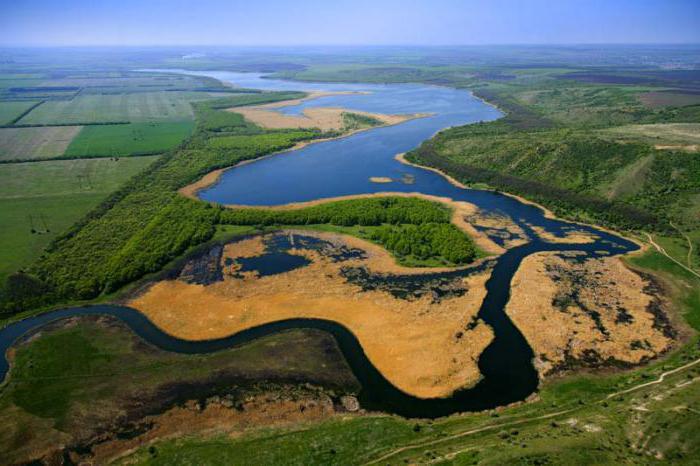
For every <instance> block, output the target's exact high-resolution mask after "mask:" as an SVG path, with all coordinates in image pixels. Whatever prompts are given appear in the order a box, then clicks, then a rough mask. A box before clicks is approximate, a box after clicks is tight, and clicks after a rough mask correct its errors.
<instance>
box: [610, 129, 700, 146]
mask: <svg viewBox="0 0 700 466" xmlns="http://www.w3.org/2000/svg"><path fill="white" fill-rule="evenodd" d="M601 134H603V135H608V136H610V137H612V138H615V139H617V140H621V141H641V142H646V143H648V144H653V145H671V146H674V145H679V146H685V145H697V144H700V123H665V124H664V123H659V124H648V125H626V126H616V127H613V128H608V129H605V130H601ZM696 150H697V149H696Z"/></svg>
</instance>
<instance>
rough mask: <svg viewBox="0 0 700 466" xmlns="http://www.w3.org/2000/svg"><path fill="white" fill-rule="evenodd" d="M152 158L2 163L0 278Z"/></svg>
mask: <svg viewBox="0 0 700 466" xmlns="http://www.w3.org/2000/svg"><path fill="white" fill-rule="evenodd" d="M153 161H154V157H139V158H134V159H120V160H119V161H114V160H106V159H104V160H97V159H91V160H62V161H50V162H49V161H47V162H36V163H12V164H2V165H0V225H2V226H3V227H2V228H1V229H0V244H2V245H3V247H2V248H1V249H0V280H4V278H5V277H6V276H7V274H9V273H12V272H16V271H17V270H18V269H20V268H22V267H25V266H27V265H29V264H31V263H32V262H33V261H35V260H37V259H38V258H39V256H40V255H41V253H42V250H43V249H44V247H46V245H47V244H49V243H50V242H51V241H52V240H53V239H54V238H56V237H57V236H58V235H60V234H61V233H62V232H64V231H66V230H67V229H68V227H70V226H71V225H72V224H73V223H75V222H76V221H77V220H79V219H80V218H82V217H83V216H84V215H85V214H86V213H88V212H89V211H90V210H91V209H93V208H94V207H95V206H97V205H98V204H99V203H100V202H102V201H103V200H104V199H105V198H106V197H107V196H108V194H109V193H110V192H112V191H114V190H115V189H117V188H118V187H119V186H120V185H121V184H122V183H124V182H125V181H126V180H128V179H129V178H131V177H132V176H134V175H135V174H137V173H139V172H141V171H142V170H143V169H144V168H146V167H147V166H148V165H150V164H151V163H153Z"/></svg>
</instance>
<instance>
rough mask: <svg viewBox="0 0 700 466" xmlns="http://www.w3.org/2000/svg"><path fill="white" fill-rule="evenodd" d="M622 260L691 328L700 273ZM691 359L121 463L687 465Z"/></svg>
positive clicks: (691, 436) (693, 394)
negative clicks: (474, 408) (445, 407)
mask: <svg viewBox="0 0 700 466" xmlns="http://www.w3.org/2000/svg"><path fill="white" fill-rule="evenodd" d="M629 261H630V262H631V263H632V264H633V265H634V266H636V267H640V268H643V269H645V270H649V271H651V270H653V271H655V272H656V273H661V274H662V276H663V277H664V278H665V279H667V280H668V283H671V284H675V285H674V290H675V291H673V292H672V293H671V294H670V296H671V299H672V300H673V302H674V304H675V306H676V309H678V310H679V311H680V312H681V313H682V315H683V316H685V317H686V318H687V319H688V320H689V321H690V322H691V323H693V325H694V326H695V328H700V319H699V317H700V299H699V298H698V296H699V295H700V279H697V278H696V277H694V276H693V275H691V274H688V273H687V272H686V271H684V270H683V269H681V268H679V267H678V266H676V265H675V264H674V263H673V262H671V261H669V260H668V259H667V258H665V257H663V256H661V255H660V254H657V253H655V252H647V253H645V254H643V255H641V256H636V257H633V258H631V259H629ZM698 358H700V349H699V347H698V340H697V338H693V339H691V341H689V342H688V344H686V345H685V346H684V347H683V348H682V349H681V350H679V351H677V352H675V353H673V354H672V355H669V356H667V357H666V358H664V359H662V360H660V361H657V362H654V363H652V364H650V365H648V366H645V367H641V368H638V369H635V370H631V371H624V372H617V373H613V374H602V375H592V374H584V375H577V376H574V377H568V378H566V379H551V380H547V381H545V383H544V386H543V387H542V390H541V391H540V393H539V397H538V400H536V401H532V402H530V403H526V404H523V405H520V406H513V407H509V408H507V409H504V410H498V411H491V412H484V413H474V414H470V415H464V416H453V417H450V418H445V419H439V420H435V421H428V422H423V421H410V420H403V419H400V418H397V417H386V416H382V417H378V416H362V417H355V418H348V417H343V418H335V419H330V420H328V421H326V422H323V423H319V424H315V425H312V426H309V427H306V428H304V429H294V428H292V429H259V430H257V431H252V432H249V433H248V434H247V435H245V436H240V437H237V438H230V437H228V436H223V435H217V434H205V435H199V436H184V437H182V438H178V439H169V440H162V441H159V442H157V443H155V444H153V445H151V446H150V447H149V448H146V447H143V448H141V449H140V450H138V451H137V452H136V453H134V454H133V455H131V456H129V457H127V458H125V459H124V460H123V463H121V464H144V465H160V464H168V465H170V464H174V465H179V464H207V465H218V464H222V465H223V464H226V465H229V464H234V465H235V464H248V463H250V462H251V461H255V462H257V463H260V464H278V463H280V462H283V463H285V464H304V465H313V464H404V463H406V464H416V463H422V462H434V463H437V464H475V463H477V464H493V465H500V464H553V465H555V464H556V465H568V464H588V463H595V464H601V465H617V464H625V463H626V462H629V461H632V462H633V463H634V464H658V462H659V461H663V462H664V463H666V464H694V459H693V458H696V457H697V456H698V454H700V450H699V448H700V445H699V444H698V442H697V429H698V428H700V421H699V418H698V416H697V411H698V410H699V409H700V383H699V382H700V364H697V363H696V364H694V365H690V364H691V363H693V361H696V360H698ZM663 373H666V375H665V376H664V378H663V380H660V376H661V375H662V374H663ZM650 382H653V383H650ZM616 393H617V394H616ZM659 458H660V459H659Z"/></svg>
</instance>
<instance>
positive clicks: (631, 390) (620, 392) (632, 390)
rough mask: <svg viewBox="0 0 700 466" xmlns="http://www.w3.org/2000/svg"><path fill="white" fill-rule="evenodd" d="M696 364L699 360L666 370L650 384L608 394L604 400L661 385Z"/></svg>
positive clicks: (699, 362)
mask: <svg viewBox="0 0 700 466" xmlns="http://www.w3.org/2000/svg"><path fill="white" fill-rule="evenodd" d="M696 364H700V359H696V360H695V361H691V362H689V363H688V364H684V365H682V366H680V367H676V368H675V369H671V370H668V371H666V372H664V373H662V374H661V375H660V376H659V378H658V379H656V380H652V381H651V382H646V383H643V384H641V385H635V386H634V387H632V388H628V389H626V390H622V391H619V392H615V393H611V394H609V395H608V396H606V397H605V399H606V400H609V399H610V398H614V397H616V396H619V395H624V394H626V393H631V392H634V391H637V390H640V389H642V388H644V387H649V386H651V385H656V384H660V383H662V382H663V381H664V380H665V379H666V377H667V376H669V375H673V374H675V373H677V372H680V371H682V370H685V369H688V368H689V367H693V366H694V365H696Z"/></svg>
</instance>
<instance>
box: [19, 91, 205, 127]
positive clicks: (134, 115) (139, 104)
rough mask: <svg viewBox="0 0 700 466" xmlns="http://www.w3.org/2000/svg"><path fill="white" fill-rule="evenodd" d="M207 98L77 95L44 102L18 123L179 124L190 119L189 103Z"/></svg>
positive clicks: (173, 94)
mask: <svg viewBox="0 0 700 466" xmlns="http://www.w3.org/2000/svg"><path fill="white" fill-rule="evenodd" d="M207 97H208V96H207V95H206V94H204V93H192V92H137V93H124V94H105V95H101V94H81V95H79V96H77V97H75V98H74V99H71V100H65V101H49V102H45V103H44V104H42V105H40V106H39V107H37V108H36V109H35V110H32V111H31V112H30V113H29V114H28V115H27V116H25V117H24V118H22V119H21V120H20V121H19V122H18V124H66V123H103V122H116V121H131V122H144V121H182V120H188V119H192V116H193V113H192V107H191V106H190V102H191V101H195V100H200V99H204V98H207Z"/></svg>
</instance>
